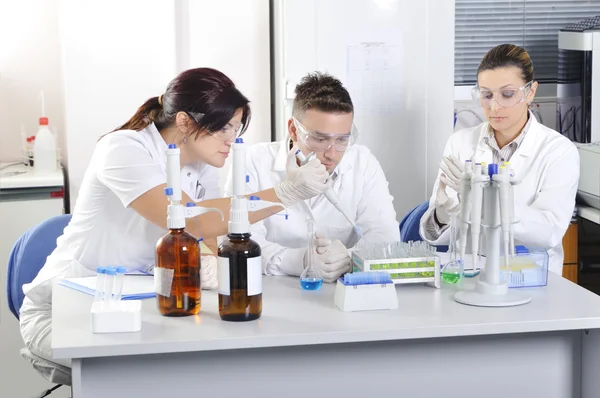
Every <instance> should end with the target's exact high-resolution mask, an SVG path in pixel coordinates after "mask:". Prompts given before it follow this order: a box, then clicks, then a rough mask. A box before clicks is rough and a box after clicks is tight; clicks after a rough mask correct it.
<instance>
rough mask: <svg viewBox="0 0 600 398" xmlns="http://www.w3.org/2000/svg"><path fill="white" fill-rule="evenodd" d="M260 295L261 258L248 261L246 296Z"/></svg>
mask: <svg viewBox="0 0 600 398" xmlns="http://www.w3.org/2000/svg"><path fill="white" fill-rule="evenodd" d="M261 293H262V258H261V257H260V256H258V257H253V258H249V259H248V296H256V295H257V294H261Z"/></svg>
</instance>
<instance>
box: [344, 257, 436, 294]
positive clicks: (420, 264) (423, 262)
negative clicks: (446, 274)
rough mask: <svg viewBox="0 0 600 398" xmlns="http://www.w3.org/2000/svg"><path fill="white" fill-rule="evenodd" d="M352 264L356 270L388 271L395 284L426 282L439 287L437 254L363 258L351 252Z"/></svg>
mask: <svg viewBox="0 0 600 398" xmlns="http://www.w3.org/2000/svg"><path fill="white" fill-rule="evenodd" d="M352 265H353V270H356V271H364V272H370V271H378V272H382V271H383V272H388V273H389V274H390V278H391V279H392V282H394V284H395V285H398V284H409V283H426V284H427V285H429V286H431V287H435V288H438V289H439V288H440V287H441V274H440V258H439V257H438V256H430V257H407V258H387V259H365V258H363V257H361V255H360V254H359V253H356V252H352Z"/></svg>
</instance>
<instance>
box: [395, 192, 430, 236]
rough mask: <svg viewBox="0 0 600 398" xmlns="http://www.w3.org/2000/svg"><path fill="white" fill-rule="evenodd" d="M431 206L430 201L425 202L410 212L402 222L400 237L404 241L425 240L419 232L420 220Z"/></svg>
mask: <svg viewBox="0 0 600 398" xmlns="http://www.w3.org/2000/svg"><path fill="white" fill-rule="evenodd" d="M428 208H429V202H423V203H421V204H420V205H418V206H417V207H415V208H414V209H412V210H411V211H409V212H408V214H406V215H405V216H404V218H403V219H402V221H401V222H400V239H401V240H402V242H408V241H411V240H412V241H419V240H423V239H422V238H421V235H420V234H419V222H420V221H421V217H422V216H423V214H425V212H426V211H427V209H428Z"/></svg>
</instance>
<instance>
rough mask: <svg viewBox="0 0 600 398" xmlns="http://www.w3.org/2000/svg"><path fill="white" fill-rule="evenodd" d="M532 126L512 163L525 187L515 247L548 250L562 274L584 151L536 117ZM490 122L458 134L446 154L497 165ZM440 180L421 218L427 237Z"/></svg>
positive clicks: (444, 237) (519, 191)
mask: <svg viewBox="0 0 600 398" xmlns="http://www.w3.org/2000/svg"><path fill="white" fill-rule="evenodd" d="M530 117H531V118H532V120H531V126H530V128H529V130H528V131H527V133H526V134H525V137H524V138H523V142H522V143H521V145H519V147H518V148H517V150H516V152H515V153H514V155H513V156H512V158H511V159H510V167H511V168H512V169H513V170H514V172H515V177H516V178H517V180H520V181H521V183H520V184H519V185H516V186H515V187H514V198H515V217H516V219H517V221H518V223H516V224H515V225H514V227H513V228H514V237H515V244H519V245H524V246H526V247H528V248H541V249H546V250H547V251H548V255H549V269H550V271H552V272H555V273H556V274H558V275H562V266H563V248H562V238H563V235H564V234H565V232H566V230H567V228H568V226H569V222H570V220H571V217H572V215H573V210H574V207H575V195H576V193H577V185H578V182H579V153H578V151H577V148H576V147H575V145H574V144H573V143H572V142H571V141H570V140H569V139H567V138H566V137H564V136H563V135H561V134H560V133H558V132H556V131H554V130H552V129H550V128H548V127H546V126H544V125H542V124H540V123H539V122H538V121H537V120H536V119H535V117H534V116H533V114H530ZM488 126H489V124H488V123H487V122H485V123H482V124H480V125H478V126H476V127H472V128H468V129H463V130H460V131H457V132H456V133H454V134H452V135H451V136H450V138H449V139H448V142H447V143H446V148H445V149H444V156H449V155H454V156H456V157H457V158H458V159H460V160H461V161H465V160H467V159H471V161H473V162H486V163H488V164H489V163H491V162H492V161H493V157H492V156H493V154H492V150H491V148H490V147H489V146H488V145H487V144H486V143H485V142H484V140H483V137H484V135H485V133H486V132H487V129H488ZM438 184H439V173H438V179H437V180H436V182H435V185H434V187H433V195H432V196H431V199H430V201H429V209H428V210H427V212H426V213H425V214H424V215H423V217H422V218H421V223H420V234H421V236H422V237H425V236H426V233H425V231H426V226H425V223H426V222H427V220H428V219H429V218H430V216H431V212H433V211H434V204H435V197H436V192H437V189H438ZM446 192H447V193H448V194H449V196H450V197H451V198H453V199H455V200H456V197H457V194H456V192H454V190H452V189H450V188H447V190H446ZM428 242H429V243H431V244H434V245H447V244H448V242H449V230H448V229H446V230H445V231H444V232H443V233H442V234H441V235H440V237H439V238H438V239H436V240H433V241H432V240H428Z"/></svg>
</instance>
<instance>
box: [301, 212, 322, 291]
mask: <svg viewBox="0 0 600 398" xmlns="http://www.w3.org/2000/svg"><path fill="white" fill-rule="evenodd" d="M306 238H307V240H308V249H307V251H306V255H305V256H304V271H303V272H302V274H301V275H300V286H301V287H302V289H304V290H319V289H320V288H321V286H322V285H323V274H322V273H321V270H319V268H317V267H316V266H315V264H314V256H313V251H314V250H315V248H314V242H313V239H314V238H315V221H314V220H313V219H311V218H309V219H307V220H306Z"/></svg>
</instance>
